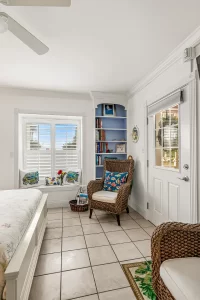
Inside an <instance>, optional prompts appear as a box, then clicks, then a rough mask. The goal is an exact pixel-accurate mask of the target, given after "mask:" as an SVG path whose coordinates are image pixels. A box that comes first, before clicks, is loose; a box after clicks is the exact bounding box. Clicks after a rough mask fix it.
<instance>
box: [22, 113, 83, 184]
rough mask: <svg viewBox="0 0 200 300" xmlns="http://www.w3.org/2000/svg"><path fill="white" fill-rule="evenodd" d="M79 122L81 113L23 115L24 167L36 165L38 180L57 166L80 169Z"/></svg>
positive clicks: (80, 121) (57, 167)
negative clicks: (52, 115) (75, 114)
mask: <svg viewBox="0 0 200 300" xmlns="http://www.w3.org/2000/svg"><path fill="white" fill-rule="evenodd" d="M81 123H82V120H81V117H71V118H60V119H59V118H52V119H50V118H48V117H47V116H43V117H42V116H40V117H38V118H36V117H32V118H31V117H25V118H23V131H22V132H23V168H24V169H28V170H33V169H37V170H38V171H39V174H40V179H41V180H43V179H44V178H45V177H47V176H52V177H53V176H56V174H57V172H58V170H60V169H62V170H65V171H66V170H68V169H80V168H81Z"/></svg>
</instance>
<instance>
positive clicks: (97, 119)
mask: <svg viewBox="0 0 200 300" xmlns="http://www.w3.org/2000/svg"><path fill="white" fill-rule="evenodd" d="M102 125H103V124H102V120H101V119H100V118H96V128H102Z"/></svg>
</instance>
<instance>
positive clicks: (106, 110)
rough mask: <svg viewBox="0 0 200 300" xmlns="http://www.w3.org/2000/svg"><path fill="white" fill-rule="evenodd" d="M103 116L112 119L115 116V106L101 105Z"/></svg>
mask: <svg viewBox="0 0 200 300" xmlns="http://www.w3.org/2000/svg"><path fill="white" fill-rule="evenodd" d="M103 115H104V116H108V117H114V116H115V115H116V109H115V105H114V104H103Z"/></svg>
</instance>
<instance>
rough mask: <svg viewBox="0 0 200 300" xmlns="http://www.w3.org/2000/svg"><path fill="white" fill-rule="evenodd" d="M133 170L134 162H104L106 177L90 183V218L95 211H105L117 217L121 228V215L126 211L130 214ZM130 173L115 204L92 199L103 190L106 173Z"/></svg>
mask: <svg viewBox="0 0 200 300" xmlns="http://www.w3.org/2000/svg"><path fill="white" fill-rule="evenodd" d="M133 168H134V160H132V159H127V160H111V159H110V160H108V159H105V160H104V175H103V178H102V179H101V180H92V181H90V182H89V184H88V187H87V190H88V199H89V206H90V218H91V217H92V212H93V209H99V210H104V211H107V212H110V213H113V214H115V215H116V217H117V222H118V225H119V226H120V214H121V213H122V212H123V211H124V210H125V209H126V210H127V213H129V209H128V198H129V195H130V192H131V184H132V179H133ZM106 171H111V172H120V173H122V172H128V177H127V182H126V183H125V184H123V185H122V186H121V187H120V189H119V192H118V194H117V199H116V202H115V203H107V202H101V201H96V200H93V199H92V195H93V194H94V193H96V192H98V191H102V190H103V184H104V179H105V172H106Z"/></svg>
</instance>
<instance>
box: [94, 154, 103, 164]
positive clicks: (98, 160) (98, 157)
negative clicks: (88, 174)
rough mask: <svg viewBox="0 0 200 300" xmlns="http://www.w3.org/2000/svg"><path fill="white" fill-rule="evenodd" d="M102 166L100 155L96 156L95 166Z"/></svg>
mask: <svg viewBox="0 0 200 300" xmlns="http://www.w3.org/2000/svg"><path fill="white" fill-rule="evenodd" d="M102 164H103V160H102V156H101V155H97V156H96V165H97V166H101V165H102Z"/></svg>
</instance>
